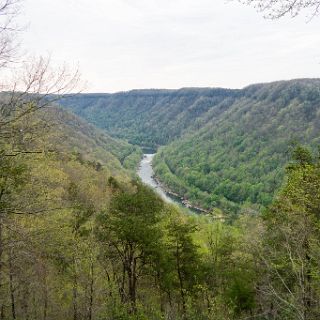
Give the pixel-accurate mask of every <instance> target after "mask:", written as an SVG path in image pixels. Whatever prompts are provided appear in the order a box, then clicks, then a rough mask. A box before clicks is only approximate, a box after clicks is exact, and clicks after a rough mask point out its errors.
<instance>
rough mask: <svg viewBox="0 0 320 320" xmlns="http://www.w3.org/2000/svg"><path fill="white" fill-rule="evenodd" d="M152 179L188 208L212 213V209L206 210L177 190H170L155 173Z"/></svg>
mask: <svg viewBox="0 0 320 320" xmlns="http://www.w3.org/2000/svg"><path fill="white" fill-rule="evenodd" d="M152 179H153V180H154V181H155V182H156V183H157V185H158V186H160V187H161V188H162V189H163V191H164V192H165V193H167V194H168V195H169V196H172V197H174V198H177V199H178V200H179V201H180V202H181V203H182V204H183V205H184V206H185V207H186V208H188V209H192V210H196V211H199V212H201V213H210V211H208V210H205V209H203V208H201V207H198V206H195V205H193V204H192V203H191V202H190V201H189V200H188V199H186V198H184V197H182V196H181V195H179V194H178V193H176V192H173V191H172V190H170V189H169V188H168V187H167V186H166V185H165V184H163V183H162V182H161V181H160V180H159V178H158V177H156V176H155V175H153V176H152Z"/></svg>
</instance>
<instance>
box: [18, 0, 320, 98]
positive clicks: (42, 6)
mask: <svg viewBox="0 0 320 320" xmlns="http://www.w3.org/2000/svg"><path fill="white" fill-rule="evenodd" d="M22 18H23V20H24V21H30V28H29V29H28V30H27V32H26V34H25V42H24V43H25V46H26V47H27V48H28V49H29V51H31V52H32V53H38V54H43V53H46V52H52V53H53V57H54V58H56V59H57V60H59V61H66V62H69V63H77V62H79V64H80V68H81V70H82V74H83V77H84V78H85V79H86V80H88V82H89V84H90V86H89V87H88V91H95V92H97V91H100V92H101V91H104V92H110V91H117V90H128V89H132V88H149V87H161V88H178V87H183V86H225V87H241V86H244V85H247V84H250V83H254V82H262V81H272V80H279V79H289V78H296V77H318V76H319V72H320V65H319V62H320V37H319V36H318V32H317V30H319V27H320V18H315V19H313V20H312V21H311V22H310V23H307V22H306V19H305V18H304V17H298V18H295V19H289V18H288V19H283V20H278V21H270V20H264V19H263V18H262V16H261V15H260V14H258V13H256V12H255V11H254V9H252V8H249V7H245V6H242V5H240V4H239V3H237V2H236V1H231V2H230V1H227V2H226V1H223V0H91V1H90V2H89V1H85V0H55V1H54V2H52V1H51V0H41V1H39V0H26V3H25V13H24V15H23V17H22Z"/></svg>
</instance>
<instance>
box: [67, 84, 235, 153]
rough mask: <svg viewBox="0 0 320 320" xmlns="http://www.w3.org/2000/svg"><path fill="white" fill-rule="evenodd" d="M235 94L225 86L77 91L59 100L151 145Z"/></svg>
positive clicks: (211, 113)
mask: <svg viewBox="0 0 320 320" xmlns="http://www.w3.org/2000/svg"><path fill="white" fill-rule="evenodd" d="M239 95H240V91H239V90H229V89H210V88H203V89H200V88H185V89H180V90H152V89H151V90H133V91H129V92H120V93H115V94H80V95H77V96H73V97H68V98H67V99H62V100H61V104H62V105H64V106H66V107H68V108H70V109H71V110H72V111H73V112H74V113H76V114H78V115H80V116H82V117H83V118H85V119H87V120H88V121H89V122H91V123H93V124H95V125H96V126H98V127H100V128H103V129H105V130H107V131H108V132H109V133H110V134H111V135H113V136H116V137H120V138H125V139H127V140H128V141H129V142H130V143H133V144H138V145H143V146H147V147H153V148H154V147H158V146H159V145H165V144H167V143H168V142H170V141H172V140H174V139H176V138H177V137H180V136H181V135H182V134H183V133H186V132H190V131H192V130H197V129H199V128H201V127H202V126H203V125H204V124H205V123H207V122H208V121H210V120H213V119H215V118H217V117H219V115H220V114H221V113H223V112H224V111H225V110H226V109H228V107H229V106H230V105H232V103H233V102H234V101H235V99H236V98H237V97H239Z"/></svg>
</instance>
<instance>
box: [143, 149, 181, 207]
mask: <svg viewBox="0 0 320 320" xmlns="http://www.w3.org/2000/svg"><path fill="white" fill-rule="evenodd" d="M154 156H155V153H145V154H144V155H143V158H142V160H141V162H140V166H139V169H138V176H139V177H140V179H141V181H142V182H143V183H145V184H147V185H148V186H150V187H152V188H153V189H154V190H155V191H156V192H157V193H158V194H159V195H160V196H161V198H162V199H163V200H165V201H166V202H168V203H177V202H176V201H174V200H173V199H172V198H170V196H169V195H168V194H167V193H166V192H165V190H164V189H163V188H162V186H161V185H160V184H159V183H158V182H157V181H156V180H155V179H154V178H153V175H154V172H153V168H152V159H153V157H154Z"/></svg>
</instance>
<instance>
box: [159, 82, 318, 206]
mask: <svg viewBox="0 0 320 320" xmlns="http://www.w3.org/2000/svg"><path fill="white" fill-rule="evenodd" d="M243 92H244V95H243V96H242V97H241V98H239V99H237V100H236V101H235V102H234V103H233V105H232V106H231V107H229V109H228V110H227V111H226V112H224V113H223V114H222V115H221V116H220V117H219V119H218V120H216V121H214V122H210V123H208V124H207V125H206V126H204V127H203V128H202V129H201V130H199V131H198V132H197V133H195V134H193V135H191V136H186V137H184V138H183V139H181V140H176V141H175V142H173V143H172V144H170V145H168V146H166V147H164V148H163V149H161V151H160V153H159V154H158V156H157V157H156V158H155V171H156V174H157V175H158V176H159V177H160V178H161V180H163V181H164V182H165V183H166V184H167V185H168V186H170V187H171V188H173V189H174V190H176V191H178V192H179V193H180V194H184V195H185V196H186V197H187V198H189V199H191V200H193V201H194V202H198V203H200V204H202V205H205V206H206V207H209V208H212V207H215V206H219V207H222V208H225V209H226V208H229V209H230V208H232V207H233V208H234V209H235V207H234V204H235V203H236V204H241V203H243V202H250V203H259V204H263V205H267V204H269V203H270V202H271V200H272V196H273V194H274V191H275V190H276V189H277V188H278V187H279V186H280V184H281V182H282V180H283V174H284V170H283V168H284V165H285V164H286V162H287V161H288V157H290V154H289V153H290V152H289V151H290V145H291V144H292V143H293V144H294V143H295V142H299V143H303V144H306V145H309V146H310V147H311V148H313V149H315V148H316V147H317V146H318V145H320V81H318V80H301V81H289V82H277V83H271V84H264V85H253V86H250V87H248V88H246V89H244V90H243ZM236 207H237V206H236Z"/></svg>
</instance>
